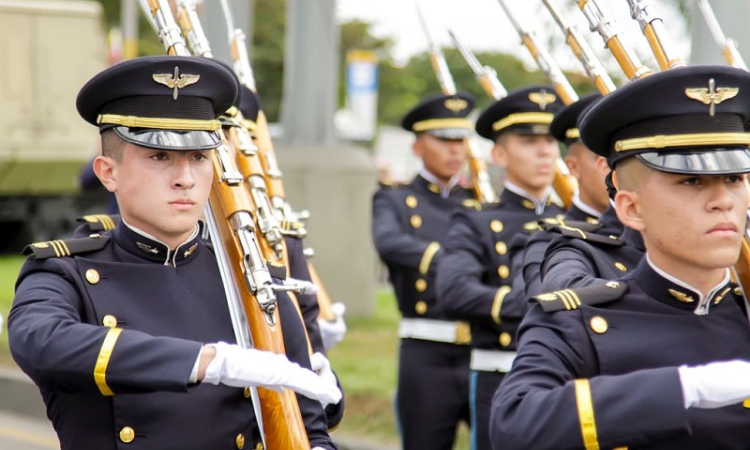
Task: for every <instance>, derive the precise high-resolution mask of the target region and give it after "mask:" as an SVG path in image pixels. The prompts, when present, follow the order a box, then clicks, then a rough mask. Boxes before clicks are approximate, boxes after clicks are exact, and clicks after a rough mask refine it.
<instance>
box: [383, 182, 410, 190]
mask: <svg viewBox="0 0 750 450" xmlns="http://www.w3.org/2000/svg"><path fill="white" fill-rule="evenodd" d="M378 186H379V187H381V188H383V189H396V188H400V187H404V186H406V184H405V183H397V182H395V181H378Z"/></svg>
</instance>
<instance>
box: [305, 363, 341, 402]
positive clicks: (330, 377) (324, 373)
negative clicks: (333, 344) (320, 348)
mask: <svg viewBox="0 0 750 450" xmlns="http://www.w3.org/2000/svg"><path fill="white" fill-rule="evenodd" d="M310 365H311V366H312V370H313V371H315V373H317V374H318V375H319V376H320V378H323V379H324V380H326V382H328V383H330V384H332V385H334V386H336V385H337V384H336V375H334V373H333V371H332V370H331V363H330V361H328V358H326V357H325V356H324V355H323V354H322V353H320V352H315V353H313V354H312V356H310ZM339 400H340V399H339ZM331 403H332V402H326V401H323V400H321V401H320V404H321V405H323V409H325V408H326V406H328V405H329V404H331ZM333 403H338V402H333Z"/></svg>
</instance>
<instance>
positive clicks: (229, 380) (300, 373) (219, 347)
mask: <svg viewBox="0 0 750 450" xmlns="http://www.w3.org/2000/svg"><path fill="white" fill-rule="evenodd" d="M210 345H212V346H214V347H215V348H216V357H215V358H214V359H213V361H211V363H210V364H209V365H208V367H207V368H206V376H205V377H204V378H203V382H204V383H211V384H219V383H221V384H224V385H227V386H232V387H240V388H241V387H247V386H260V387H264V388H269V389H275V390H281V388H282V387H286V388H289V389H291V390H293V391H295V392H299V393H300V394H302V395H304V396H305V397H309V398H312V399H315V400H318V401H321V402H328V403H338V402H339V401H341V391H340V390H339V388H338V386H336V382H335V380H334V382H333V383H332V382H331V381H330V379H327V378H324V377H322V376H318V375H316V374H315V373H314V372H312V371H311V370H307V369H304V368H302V367H300V366H299V365H298V364H296V363H293V362H291V361H289V360H288V359H287V357H286V356H285V355H279V354H276V353H273V352H266V351H262V350H256V349H254V348H242V347H240V346H238V345H231V344H227V343H226V342H218V343H216V344H210Z"/></svg>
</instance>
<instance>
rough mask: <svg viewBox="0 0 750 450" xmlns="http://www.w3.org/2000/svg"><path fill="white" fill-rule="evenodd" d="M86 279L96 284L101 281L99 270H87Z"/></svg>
mask: <svg viewBox="0 0 750 450" xmlns="http://www.w3.org/2000/svg"><path fill="white" fill-rule="evenodd" d="M86 281H88V282H89V283H91V284H96V283H98V282H99V272H97V271H96V270H94V269H89V270H87V271H86Z"/></svg>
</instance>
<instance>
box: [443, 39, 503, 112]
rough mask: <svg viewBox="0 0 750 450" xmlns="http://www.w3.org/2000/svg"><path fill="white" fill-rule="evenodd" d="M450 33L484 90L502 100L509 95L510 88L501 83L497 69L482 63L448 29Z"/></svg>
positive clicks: (493, 97)
mask: <svg viewBox="0 0 750 450" xmlns="http://www.w3.org/2000/svg"><path fill="white" fill-rule="evenodd" d="M448 34H449V35H450V37H451V40H452V41H453V45H454V46H455V47H456V48H457V49H458V52H459V53H461V56H463V57H464V60H466V63H467V64H469V67H471V71H472V72H474V76H476V78H477V81H479V85H480V86H482V88H483V89H484V92H486V93H487V95H489V96H490V98H492V99H494V100H500V99H501V98H503V97H505V96H507V95H508V90H507V89H505V86H503V85H502V84H501V83H500V80H498V78H497V72H496V71H495V69H493V68H492V67H490V66H483V65H482V64H480V63H479V60H478V59H477V57H476V56H474V53H473V52H472V51H471V50H469V48H468V47H466V46H465V45H463V44H462V43H461V41H460V40H458V37H456V35H455V34H453V31H451V30H448Z"/></svg>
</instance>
